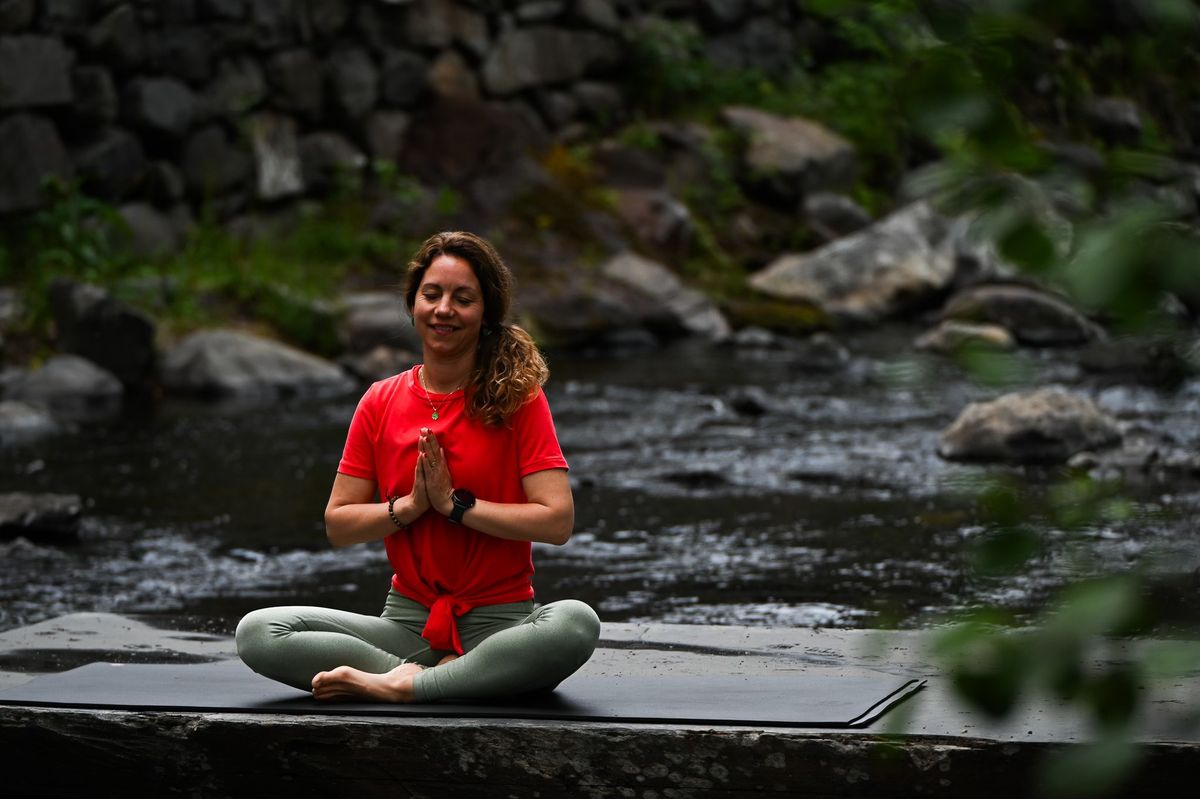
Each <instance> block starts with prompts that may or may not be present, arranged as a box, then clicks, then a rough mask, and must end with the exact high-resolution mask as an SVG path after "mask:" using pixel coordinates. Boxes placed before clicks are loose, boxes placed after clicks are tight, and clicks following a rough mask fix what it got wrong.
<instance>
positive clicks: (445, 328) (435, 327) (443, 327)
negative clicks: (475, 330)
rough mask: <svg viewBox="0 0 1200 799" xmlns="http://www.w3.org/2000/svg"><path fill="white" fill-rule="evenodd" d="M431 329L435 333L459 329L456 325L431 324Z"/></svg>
mask: <svg viewBox="0 0 1200 799" xmlns="http://www.w3.org/2000/svg"><path fill="white" fill-rule="evenodd" d="M429 329H430V330H432V331H433V332H434V333H442V334H445V333H453V332H454V331H455V330H458V328H457V327H455V326H454V325H430V326H429Z"/></svg>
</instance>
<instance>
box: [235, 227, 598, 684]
mask: <svg viewBox="0 0 1200 799" xmlns="http://www.w3.org/2000/svg"><path fill="white" fill-rule="evenodd" d="M404 297H405V302H406V304H407V306H408V310H409V313H410V314H411V315H412V322H413V325H414V326H415V327H416V330H417V333H418V334H419V335H420V338H421V343H422V348H423V363H421V364H418V365H417V366H414V367H413V368H412V369H410V370H409V371H407V372H404V373H402V374H399V375H396V376H395V377H391V378H388V379H387V380H382V381H380V382H378V383H375V384H374V385H372V386H371V387H370V388H369V389H368V390H367V392H366V394H365V395H364V396H363V398H362V400H361V401H360V402H359V405H358V409H357V410H356V411H355V413H354V418H353V420H352V421H351V422H350V431H349V434H348V436H347V439H346V446H345V450H344V452H343V454H342V459H341V463H340V464H339V466H338V473H337V476H336V477H335V479H334V483H333V490H332V492H331V494H330V497H329V504H328V506H327V507H326V509H325V528H326V532H327V534H328V536H329V540H330V542H331V543H332V544H333V545H334V546H335V547H343V546H349V545H351V544H358V543H362V542H366V541H375V540H378V539H383V541H384V545H385V546H386V548H387V554H388V560H389V561H390V563H391V566H392V569H393V570H394V572H395V573H394V575H393V576H392V584H391V591H390V592H389V594H388V597H387V602H386V604H385V606H384V609H383V614H382V615H381V616H379V617H375V616H365V615H361V614H357V613H348V612H344V611H338V610H330V609H327V608H317V607H278V608H265V609H263V610H257V611H254V612H252V613H250V614H248V615H247V616H246V617H245V618H243V619H242V621H241V623H240V624H238V629H237V647H238V654H239V655H240V656H241V658H242V660H244V661H245V662H246V664H247V665H248V666H250V668H252V669H254V670H255V671H256V672H258V673H259V674H262V675H264V676H266V677H270V678H271V679H274V680H279V681H280V682H284V683H287V684H288V685H292V686H295V687H297V688H301V689H303V690H310V689H311V690H312V693H313V696H315V697H316V698H317V699H337V698H343V697H354V698H367V699H372V700H378V701H383V702H434V701H437V700H452V699H473V698H482V697H493V696H503V695H511V694H516V693H522V692H526V691H538V690H548V689H551V688H553V687H554V686H556V685H557V684H558V683H559V682H560V681H562V680H563V679H565V678H566V677H568V676H569V675H571V674H572V673H574V672H575V671H576V670H577V669H579V667H580V666H582V665H583V664H584V663H585V662H586V661H587V659H588V658H589V657H591V654H592V651H593V650H594V649H595V647H596V641H597V639H598V638H599V635H600V621H599V619H598V618H597V617H596V614H595V612H594V611H593V610H592V609H591V608H590V607H588V606H587V605H585V604H583V603H582V602H577V601H575V600H564V601H560V602H552V603H550V604H547V605H543V606H541V607H539V608H537V609H536V610H535V609H534V606H533V586H532V585H531V583H530V577H531V576H532V574H533V562H532V559H531V552H532V543H531V542H533V541H541V542H544V543H549V544H564V543H566V542H567V540H568V539H569V538H570V537H571V530H572V527H573V525H574V519H575V508H574V502H573V500H572V497H571V488H570V484H569V483H568V481H567V462H566V460H565V459H564V458H563V455H562V451H561V449H560V448H559V445H558V438H557V436H556V435H555V432H554V422H553V420H552V419H551V417H550V409H549V406H548V405H547V403H546V397H545V394H544V393H543V392H542V389H541V386H542V384H544V383H545V381H546V378H547V376H548V374H549V372H548V370H547V368H546V363H545V361H544V360H543V358H542V356H541V353H540V352H539V351H538V349H537V346H536V345H535V344H534V343H533V341H532V339H530V337H529V336H528V334H526V333H525V331H523V330H521V329H520V328H519V327H516V326H513V325H507V324H505V323H504V320H505V317H506V315H507V313H508V309H509V304H510V302H511V299H512V275H511V273H510V272H509V270H508V267H507V266H506V265H505V264H504V262H503V261H502V260H501V259H500V256H499V255H498V254H497V253H496V251H495V250H494V249H493V248H492V246H491V245H490V244H489V243H488V242H487V241H485V240H484V239H481V238H479V237H478V236H475V235H472V234H470V233H439V234H437V235H434V236H432V237H431V238H430V239H429V240H428V241H426V242H425V243H424V245H422V247H421V249H420V250H419V251H418V252H417V254H416V256H415V257H414V258H413V260H412V262H411V263H409V265H408V272H407V275H406V278H405V284H404Z"/></svg>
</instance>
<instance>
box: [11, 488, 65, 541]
mask: <svg viewBox="0 0 1200 799" xmlns="http://www.w3.org/2000/svg"><path fill="white" fill-rule="evenodd" d="M82 509H83V502H82V500H80V498H79V497H77V496H76V495H74V494H27V493H21V492H18V493H8V494H0V540H7V539H11V538H16V537H17V536H21V537H23V538H28V539H30V540H32V541H43V542H50V543H61V542H70V541H75V540H77V539H78V538H79V521H80V513H81V512H82Z"/></svg>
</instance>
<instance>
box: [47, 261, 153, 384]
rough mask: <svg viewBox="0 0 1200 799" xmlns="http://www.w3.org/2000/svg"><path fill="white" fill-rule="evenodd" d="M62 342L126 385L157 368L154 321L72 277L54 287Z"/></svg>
mask: <svg viewBox="0 0 1200 799" xmlns="http://www.w3.org/2000/svg"><path fill="white" fill-rule="evenodd" d="M50 311H51V313H52V314H53V315H54V323H55V325H56V327H57V328H58V342H59V346H60V347H61V348H62V349H63V350H65V351H66V352H70V353H74V354H76V355H81V356H83V357H84V358H87V359H88V360H89V361H91V362H93V363H95V364H98V365H99V366H101V367H103V368H104V369H107V370H108V371H109V372H111V373H112V374H114V375H116V377H117V379H119V380H120V381H121V382H122V383H125V384H126V385H136V384H141V383H144V382H146V380H147V379H148V378H149V377H150V376H151V375H152V374H153V372H154V359H155V348H154V334H155V324H154V320H153V319H152V318H150V317H149V316H148V315H147V314H145V313H143V312H142V311H139V310H137V309H136V308H132V307H130V306H129V305H127V304H125V303H124V302H121V301H120V300H118V299H116V298H115V297H113V296H112V295H111V294H109V293H108V292H107V291H105V290H104V289H102V288H100V287H99V286H93V285H91V284H87V283H75V282H73V281H70V280H66V279H61V278H60V279H58V280H55V281H54V282H53V283H52V284H51V285H50Z"/></svg>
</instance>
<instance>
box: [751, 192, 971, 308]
mask: <svg viewBox="0 0 1200 799" xmlns="http://www.w3.org/2000/svg"><path fill="white" fill-rule="evenodd" d="M949 229H950V226H949V224H948V222H947V220H945V219H944V218H943V217H941V216H940V215H939V214H937V212H935V211H934V210H933V208H932V206H930V205H929V204H928V203H925V202H919V203H916V204H914V205H911V206H908V207H907V208H903V209H901V210H899V211H897V212H896V213H894V214H892V215H891V216H889V217H887V218H886V219H884V220H882V221H880V222H877V223H876V224H874V225H872V226H871V227H869V228H867V229H866V230H863V231H860V232H858V233H855V234H853V235H850V236H847V237H845V238H842V239H838V240H837V241H834V242H831V243H830V244H827V245H825V246H824V247H821V248H820V249H818V250H815V251H814V252H811V253H805V254H788V255H784V256H782V257H780V258H778V259H777V260H775V261H774V262H772V263H771V264H769V265H768V266H767V267H766V268H765V269H763V270H761V271H759V272H757V273H755V274H754V275H752V276H751V277H750V285H751V286H752V287H753V288H755V289H757V290H758V291H760V292H762V293H764V294H766V295H768V296H771V297H775V298H778V299H785V300H801V301H808V302H813V303H816V304H817V305H819V306H821V308H823V309H824V310H825V311H826V312H827V313H829V314H831V315H833V316H836V317H841V318H843V319H846V320H849V321H855V322H861V323H875V322H878V321H881V320H882V319H885V318H887V317H890V316H896V315H898V314H901V313H903V312H905V311H909V310H912V309H915V308H920V307H922V306H926V305H928V304H930V303H931V302H933V301H934V300H936V299H937V298H938V297H939V295H940V293H941V292H942V291H944V290H945V288H946V287H947V286H948V285H949V283H950V281H951V279H952V278H953V277H954V271H955V253H954V244H953V241H952V240H951V238H950V236H949V235H948V232H949Z"/></svg>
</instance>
